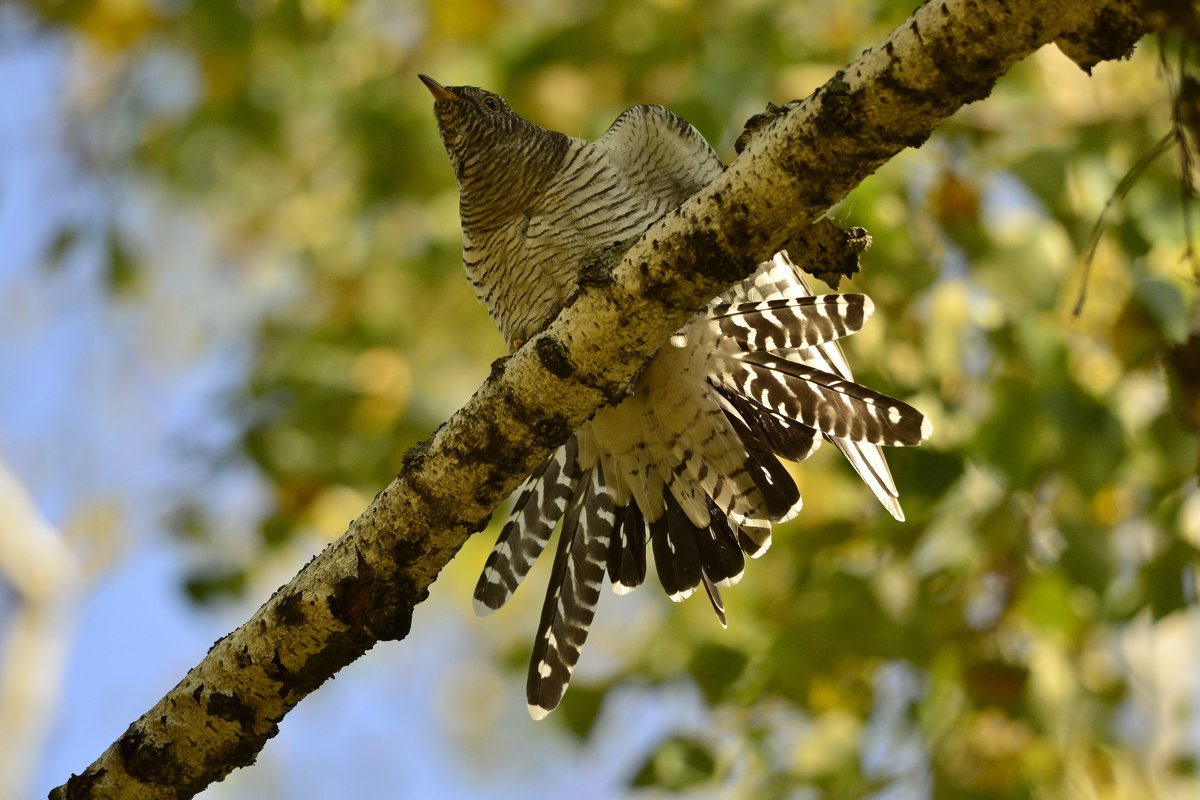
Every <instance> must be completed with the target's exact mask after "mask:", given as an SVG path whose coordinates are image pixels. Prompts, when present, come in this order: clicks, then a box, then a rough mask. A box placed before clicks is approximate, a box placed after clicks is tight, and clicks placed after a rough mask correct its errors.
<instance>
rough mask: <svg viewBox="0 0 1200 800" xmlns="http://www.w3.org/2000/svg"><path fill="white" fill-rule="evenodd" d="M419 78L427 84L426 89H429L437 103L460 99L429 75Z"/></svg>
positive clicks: (419, 76)
mask: <svg viewBox="0 0 1200 800" xmlns="http://www.w3.org/2000/svg"><path fill="white" fill-rule="evenodd" d="M417 77H418V78H420V79H421V83H423V84H425V88H427V89H428V90H429V93H430V94H431V95H433V99H434V100H435V101H438V100H457V99H458V95H456V94H455V93H454V92H452V91H450V90H449V89H447V88H446V87H445V86H442V85H441V84H440V83H438V82H437V81H435V80H434V79H433V78H431V77H429V76H428V75H418V76H417Z"/></svg>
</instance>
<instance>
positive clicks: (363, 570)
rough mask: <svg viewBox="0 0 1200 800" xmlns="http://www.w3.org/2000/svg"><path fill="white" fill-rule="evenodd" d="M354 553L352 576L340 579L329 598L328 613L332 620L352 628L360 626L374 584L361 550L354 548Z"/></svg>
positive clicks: (372, 572)
mask: <svg viewBox="0 0 1200 800" xmlns="http://www.w3.org/2000/svg"><path fill="white" fill-rule="evenodd" d="M354 553H355V555H356V556H357V559H358V563H357V566H356V570H355V574H354V575H347V576H345V577H343V578H341V579H340V580H339V581H338V582H337V583H336V584H335V585H334V589H333V594H332V595H330V596H329V599H328V601H327V602H328V603H329V611H330V613H332V614H333V618H334V619H336V620H337V621H338V622H340V623H342V624H343V625H345V626H347V627H350V628H353V627H357V626H359V625H361V624H362V618H363V615H364V614H366V612H367V610H368V608H369V604H370V601H371V587H372V585H373V584H374V583H375V570H374V569H373V568H372V567H371V565H370V564H369V563H368V562H367V559H366V557H365V556H364V555H363V553H362V550H359V549H358V547H357V546H356V547H355V548H354Z"/></svg>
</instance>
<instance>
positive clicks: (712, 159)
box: [595, 105, 725, 207]
mask: <svg viewBox="0 0 1200 800" xmlns="http://www.w3.org/2000/svg"><path fill="white" fill-rule="evenodd" d="M595 146H596V147H597V148H599V149H600V150H601V151H603V152H605V153H607V155H608V156H609V158H610V159H611V162H612V164H613V166H614V167H616V169H617V170H618V171H620V172H621V173H622V174H623V176H624V177H625V178H626V179H627V180H628V182H629V183H628V185H629V188H630V189H631V190H633V191H634V192H635V193H636V194H638V195H641V196H644V197H646V198H653V199H655V200H658V201H660V202H666V203H668V204H669V205H670V206H672V207H674V206H677V205H679V204H680V203H682V202H683V201H684V200H686V199H687V198H688V197H690V196H692V195H693V194H695V193H696V192H697V191H699V189H700V188H701V187H702V186H704V185H705V184H707V183H708V182H709V181H711V180H712V179H713V178H715V177H717V176H718V175H720V174H721V172H722V171H723V170H724V169H725V166H724V165H723V164H722V163H721V159H720V158H719V157H718V156H717V154H716V152H714V151H713V149H712V147H710V146H709V144H708V142H707V141H705V139H704V137H703V136H702V135H700V132H699V131H698V130H696V129H695V128H693V127H692V126H691V125H690V124H689V123H688V122H687V121H686V120H684V119H681V118H680V117H678V116H676V115H675V114H672V113H671V112H670V111H668V110H667V109H665V108H663V107H662V106H650V105H640V106H633V107H632V108H628V109H626V110H625V111H624V113H622V114H621V116H619V117H617V119H616V121H615V122H613V124H612V125H610V126H609V128H608V130H607V131H605V132H604V135H603V136H601V137H600V138H599V139H597V140H596V142H595Z"/></svg>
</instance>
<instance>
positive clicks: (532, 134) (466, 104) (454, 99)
mask: <svg viewBox="0 0 1200 800" xmlns="http://www.w3.org/2000/svg"><path fill="white" fill-rule="evenodd" d="M419 77H420V78H421V81H422V82H423V83H424V84H425V86H426V88H428V89H429V92H430V94H432V95H433V113H434V115H435V116H436V117H437V123H438V130H439V131H440V132H441V134H442V143H443V144H444V145H445V146H446V152H447V153H448V154H449V156H450V163H451V164H452V165H453V166H454V174H455V176H457V177H458V179H459V182H460V183H461V182H462V179H463V175H464V172H465V171H466V170H467V168H468V167H469V166H471V165H473V164H476V163H487V164H498V163H499V164H504V163H512V161H513V160H515V161H516V162H517V163H520V162H526V161H528V160H529V159H530V158H531V156H533V155H534V153H536V152H537V151H539V150H542V147H541V145H544V144H545V143H546V141H547V140H548V139H551V138H558V137H562V134H556V133H553V132H551V131H547V130H545V129H543V128H539V127H538V126H536V125H534V124H533V123H532V122H529V121H528V120H526V119H524V118H523V117H521V116H520V115H519V114H517V113H516V112H515V111H513V110H512V109H511V108H509V106H508V103H506V102H505V100H504V98H503V97H501V96H500V95H498V94H496V93H495V92H489V91H487V90H486V89H480V88H478V87H476V86H443V85H442V84H440V83H438V82H437V81H435V80H434V79H433V78H430V77H429V76H428V75H421V76H419ZM562 138H564V139H565V137H562Z"/></svg>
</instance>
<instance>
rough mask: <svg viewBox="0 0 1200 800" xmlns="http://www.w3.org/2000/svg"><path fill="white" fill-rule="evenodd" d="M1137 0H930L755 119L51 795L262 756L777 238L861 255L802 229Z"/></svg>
mask: <svg viewBox="0 0 1200 800" xmlns="http://www.w3.org/2000/svg"><path fill="white" fill-rule="evenodd" d="M1137 5H1138V4H1137V2H1136V0H1059V1H1058V2H1047V0H1010V2H1002V1H1001V0H987V2H982V1H976V2H972V0H946V2H933V3H930V4H927V5H925V6H923V7H922V8H920V9H918V10H917V11H916V12H915V13H914V14H913V16H912V17H910V18H909V19H908V20H907V21H905V23H904V24H903V25H901V26H900V27H899V28H897V29H896V30H895V31H894V32H893V33H892V34H891V35H890V36H889V37H888V38H887V39H886V40H885V41H884V42H882V43H880V44H879V45H877V46H876V47H874V48H872V49H871V50H869V51H867V52H866V53H865V54H864V55H863V56H862V57H861V58H859V59H858V60H857V61H856V62H855V63H853V64H852V65H850V66H849V67H847V68H846V69H845V70H844V71H842V72H839V73H838V74H837V75H835V76H834V77H833V78H832V79H831V80H830V81H829V82H828V83H826V84H825V85H824V86H823V87H821V88H820V89H819V90H818V91H817V92H815V93H814V94H813V95H812V96H811V97H809V98H808V99H807V100H805V101H803V102H796V103H792V104H789V105H788V106H786V107H783V108H773V109H772V110H771V111H770V112H768V113H767V114H763V115H759V116H758V117H755V118H754V119H753V120H752V121H751V124H750V126H749V127H748V130H747V132H746V134H745V135H744V136H743V138H742V140H741V141H740V142H739V144H740V147H739V149H740V155H739V157H738V158H737V159H736V160H735V161H734V163H733V164H732V165H730V167H729V168H728V169H727V170H726V171H725V173H724V174H723V175H722V176H721V177H720V178H719V179H718V180H716V181H714V182H713V183H712V184H710V185H709V186H708V187H706V188H705V189H704V190H703V191H701V192H700V193H699V194H697V195H696V196H694V197H692V198H691V199H690V200H688V201H687V202H686V203H685V204H684V205H683V206H682V207H681V208H680V209H678V210H677V211H675V212H672V213H671V214H669V215H668V216H667V217H666V218H664V219H663V220H661V221H660V222H659V223H658V224H657V225H655V226H654V227H653V228H652V229H651V230H650V231H649V232H647V234H646V235H645V236H643V237H642V238H641V239H640V240H638V241H636V242H634V243H633V244H632V246H630V247H629V249H628V250H627V251H626V252H625V253H624V254H623V255H621V256H620V258H619V262H618V261H617V258H616V257H615V255H610V256H609V257H608V258H607V260H606V259H601V260H600V261H599V262H598V263H595V264H591V265H589V266H588V268H587V269H586V271H585V273H584V275H585V280H584V285H583V286H582V288H581V290H580V291H579V292H578V293H577V294H576V295H575V296H574V297H573V298H572V299H571V301H570V302H569V303H568V305H567V307H566V308H565V309H564V310H563V312H562V313H561V314H560V315H559V317H558V318H557V319H556V320H555V321H554V322H553V323H552V324H551V325H550V327H549V328H548V329H547V330H546V331H544V332H543V333H541V334H540V335H538V336H537V337H535V338H534V339H533V340H532V341H530V342H529V343H528V344H527V345H526V346H525V347H523V348H521V350H520V351H519V352H517V353H516V354H515V355H514V356H512V357H511V358H510V359H508V360H507V361H506V362H503V363H498V366H497V367H496V368H495V369H494V370H493V372H492V374H491V376H489V378H488V379H487V381H485V382H484V384H483V385H482V386H481V387H480V388H479V390H478V391H477V392H476V393H475V395H474V396H473V397H472V398H471V399H470V400H469V401H468V402H467V404H466V405H465V406H464V407H463V408H462V409H461V410H460V411H458V412H457V413H456V414H455V415H454V416H453V417H451V418H450V420H449V421H448V422H447V423H446V424H445V425H443V426H442V427H441V428H440V429H439V430H438V431H437V432H436V433H435V434H434V436H433V437H432V439H430V440H429V441H427V442H425V443H422V444H420V445H418V446H416V447H414V448H413V449H412V450H411V451H410V452H409V453H408V454H407V455H406V457H405V459H404V465H403V468H402V469H401V471H400V474H399V475H397V477H396V479H395V480H394V481H392V483H391V484H390V485H389V486H388V487H387V488H386V489H384V490H383V491H382V492H380V493H379V494H378V495H377V496H376V497H375V499H374V501H373V502H372V503H371V505H370V507H368V508H367V510H366V511H364V512H363V514H362V516H360V517H359V518H358V519H357V520H355V521H354V522H353V523H352V524H351V525H350V528H349V530H348V531H347V532H346V534H345V535H343V536H342V537H341V538H340V539H339V540H337V541H336V542H334V543H332V544H330V545H329V546H328V547H327V548H326V549H325V550H324V551H323V552H322V553H321V554H320V555H319V556H317V557H316V558H314V559H313V560H312V561H310V562H309V563H308V564H307V565H306V566H305V567H304V569H302V570H301V571H300V573H299V574H298V575H297V576H296V577H295V578H294V579H293V580H292V581H290V582H289V583H288V584H287V585H286V586H283V587H282V588H280V589H279V590H277V591H276V592H275V594H274V595H272V596H271V598H270V599H269V600H268V601H267V602H266V603H265V604H264V605H263V606H262V608H260V609H259V610H258V612H257V613H255V615H254V616H253V617H252V618H251V619H250V620H249V621H248V622H246V623H245V624H244V625H243V626H242V627H240V628H238V629H237V630H236V631H234V632H233V633H231V634H229V635H228V636H226V637H224V638H223V639H221V640H219V641H218V642H217V643H216V644H214V645H213V647H212V648H211V649H210V650H209V652H208V654H207V656H205V658H204V659H203V660H202V661H201V662H200V663H199V664H198V665H197V666H196V667H194V668H193V669H192V670H191V671H190V672H189V673H188V674H187V676H186V677H184V679H183V680H182V681H180V682H179V684H178V685H176V686H175V688H173V689H172V690H171V691H170V692H168V693H167V695H166V696H165V697H163V698H162V700H160V701H159V702H158V703H157V704H156V705H155V706H154V707H153V708H152V709H150V710H149V711H148V712H146V714H145V715H143V716H142V717H141V718H140V719H139V720H137V721H136V722H134V723H133V724H132V725H130V726H129V728H128V729H127V730H126V731H125V733H124V734H122V735H121V737H120V738H119V739H117V741H116V742H114V743H113V744H112V745H111V746H110V747H109V748H108V750H107V751H105V752H104V753H103V754H102V755H101V756H100V758H99V759H97V760H96V762H95V763H93V764H92V765H91V766H89V767H88V768H87V769H86V770H85V771H84V772H83V774H82V775H78V776H72V777H71V779H70V780H69V781H68V782H67V783H66V784H64V785H63V786H61V787H59V788H57V789H55V790H54V791H53V792H52V793H51V797H54V798H84V797H113V796H121V797H126V798H165V797H172V798H176V797H190V796H192V795H194V794H196V793H197V792H199V791H201V790H202V789H203V788H204V787H206V786H207V785H208V784H210V783H211V782H213V781H215V780H219V779H220V778H222V777H223V776H225V775H226V774H228V773H229V772H230V771H231V770H233V769H234V768H236V767H240V766H244V765H247V764H250V763H252V762H253V761H254V759H255V757H256V755H257V754H258V752H259V750H261V749H262V747H263V745H264V744H265V742H266V740H267V739H269V738H271V737H272V736H274V735H275V733H276V732H277V731H278V723H279V721H280V720H282V719H283V717H284V716H285V715H286V714H287V713H288V711H290V710H291V709H292V707H294V706H295V705H296V704H297V703H298V702H299V701H300V700H301V699H303V698H304V697H305V696H306V695H308V694H309V693H310V692H312V691H313V690H314V689H316V688H317V687H318V686H320V685H321V684H322V683H324V682H325V681H326V680H327V679H329V678H330V677H332V676H333V675H334V673H336V672H337V671H338V670H339V669H340V668H341V667H343V666H345V665H346V664H349V663H350V662H351V661H353V660H355V659H356V658H358V657H359V656H361V655H362V654H363V653H364V652H366V651H367V650H368V649H370V648H371V647H372V646H373V645H374V644H375V643H376V642H377V641H380V640H386V639H403V638H404V637H405V635H406V634H407V633H408V630H409V626H410V623H411V621H412V613H413V608H414V607H415V606H416V605H417V604H418V603H420V602H421V601H422V600H424V599H425V597H426V596H427V595H428V588H429V585H430V583H432V582H433V580H434V578H436V577H437V574H438V572H439V571H440V570H441V569H442V567H443V566H445V565H446V564H447V563H448V562H449V560H450V559H451V558H452V557H453V556H454V554H455V553H456V552H457V551H458V550H459V548H460V547H461V546H462V545H463V543H464V542H466V540H467V538H468V537H469V536H470V535H471V534H472V533H474V532H477V531H480V530H482V529H483V528H484V527H485V526H486V525H487V522H488V519H489V517H490V516H491V513H492V511H493V509H494V508H495V507H496V506H497V505H498V504H499V503H500V502H501V501H502V500H503V499H504V498H505V497H506V496H507V495H508V494H509V493H510V492H512V491H513V489H514V488H515V487H516V485H517V484H518V483H519V482H520V480H521V479H522V478H523V477H524V476H525V475H527V474H528V473H529V472H530V471H531V470H532V469H533V468H534V467H535V466H536V465H537V464H538V463H539V462H540V461H541V460H542V459H543V458H544V457H545V456H546V454H547V453H548V452H549V451H550V449H552V448H553V447H556V446H557V445H559V444H561V443H562V442H563V441H565V440H566V438H567V437H568V436H569V434H570V432H571V431H572V430H574V429H575V428H577V427H578V426H579V425H580V424H581V423H583V422H584V421H585V420H587V419H588V418H589V417H590V416H591V415H592V414H593V413H595V411H596V409H597V408H598V407H599V406H600V405H601V404H604V403H613V402H617V401H619V400H620V399H621V398H622V397H623V396H624V393H625V390H626V387H627V386H629V384H630V382H631V380H632V379H633V378H634V376H635V375H636V374H637V372H638V371H639V370H640V369H641V368H642V366H643V365H644V364H645V362H646V361H647V360H648V359H649V358H650V356H651V355H653V353H654V352H655V351H656V350H657V349H658V347H659V345H660V344H661V343H662V342H663V341H664V340H666V338H667V337H668V336H669V335H670V334H671V333H672V332H673V331H675V330H676V329H677V328H679V327H680V326H681V325H682V324H683V323H684V322H685V321H686V320H687V319H688V318H689V317H690V316H691V315H692V314H693V313H694V312H695V310H696V309H698V308H700V307H701V306H703V305H704V304H705V303H706V302H707V301H708V300H709V299H710V298H712V297H714V296H716V295H717V294H719V293H720V292H721V291H723V290H724V289H725V288H726V287H727V286H728V285H730V284H732V283H734V282H735V281H737V280H739V279H741V278H743V277H744V276H745V275H747V274H749V273H750V271H751V270H752V268H753V267H754V265H755V264H756V263H757V262H759V261H762V260H764V259H765V258H768V257H769V256H770V255H771V254H772V253H773V252H774V251H775V250H778V249H781V248H783V247H787V248H788V249H789V250H790V251H791V254H792V256H793V259H794V260H795V261H796V262H797V263H798V264H801V265H802V266H805V267H812V268H817V269H820V268H827V267H828V265H829V261H830V252H831V250H832V251H833V252H839V251H840V252H842V253H844V252H846V251H847V249H849V250H853V247H854V245H853V243H852V242H846V241H843V242H842V243H841V244H837V242H838V236H839V234H838V233H837V232H836V230H835V229H833V227H832V225H831V224H830V223H828V222H822V223H818V224H816V225H814V224H813V221H814V220H818V219H820V217H821V215H822V214H823V212H824V211H825V210H826V209H828V208H829V207H830V206H831V205H833V204H834V203H836V202H837V201H838V200H840V199H841V198H843V197H844V196H845V195H846V194H847V193H848V192H849V191H850V190H851V189H852V188H853V187H854V186H856V185H857V184H858V183H859V182H860V181H861V180H862V179H863V178H865V177H867V176H868V175H870V174H871V173H872V172H874V171H875V170H876V169H877V168H878V167H879V166H880V165H882V164H883V163H885V162H886V161H887V160H888V159H890V158H891V157H892V156H894V155H895V154H896V153H898V152H900V151H901V150H903V149H904V148H906V147H917V146H919V145H921V144H922V143H923V142H924V141H925V140H926V138H927V137H928V136H929V134H930V133H931V132H932V130H933V129H934V128H935V127H936V125H937V124H938V123H939V122H940V121H941V120H942V119H944V118H946V117H947V116H949V115H950V114H952V113H954V111H956V110H957V109H958V108H959V107H961V106H962V105H964V104H966V103H970V102H973V101H975V100H979V99H981V98H983V97H985V96H986V95H987V94H988V92H989V91H990V89H991V87H992V85H993V84H994V82H995V81H996V80H997V79H998V78H999V77H1000V76H1001V75H1002V74H1004V72H1005V71H1006V70H1007V69H1008V68H1009V67H1010V66H1011V65H1012V64H1013V63H1014V62H1016V61H1017V60H1019V59H1021V58H1023V57H1025V56H1026V55H1028V54H1029V53H1031V52H1033V51H1034V50H1036V49H1037V48H1039V47H1040V46H1042V45H1043V44H1046V43H1048V42H1051V41H1055V40H1059V41H1060V42H1061V43H1062V45H1063V48H1064V52H1066V53H1067V54H1068V55H1071V56H1072V57H1073V58H1075V60H1076V61H1077V63H1080V65H1081V66H1082V67H1083V68H1085V69H1089V68H1090V67H1091V66H1092V65H1093V64H1095V63H1096V62H1097V61H1099V60H1101V59H1106V58H1117V57H1120V56H1122V55H1125V54H1127V53H1128V52H1129V50H1130V49H1131V48H1132V46H1133V44H1134V42H1136V41H1137V39H1138V38H1139V37H1140V36H1141V35H1142V34H1143V33H1144V26H1143V24H1142V23H1141V22H1140V20H1139V17H1138V14H1137ZM431 124H432V122H431ZM614 263H615V267H612V268H610V266H611V265H612V264H614Z"/></svg>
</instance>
